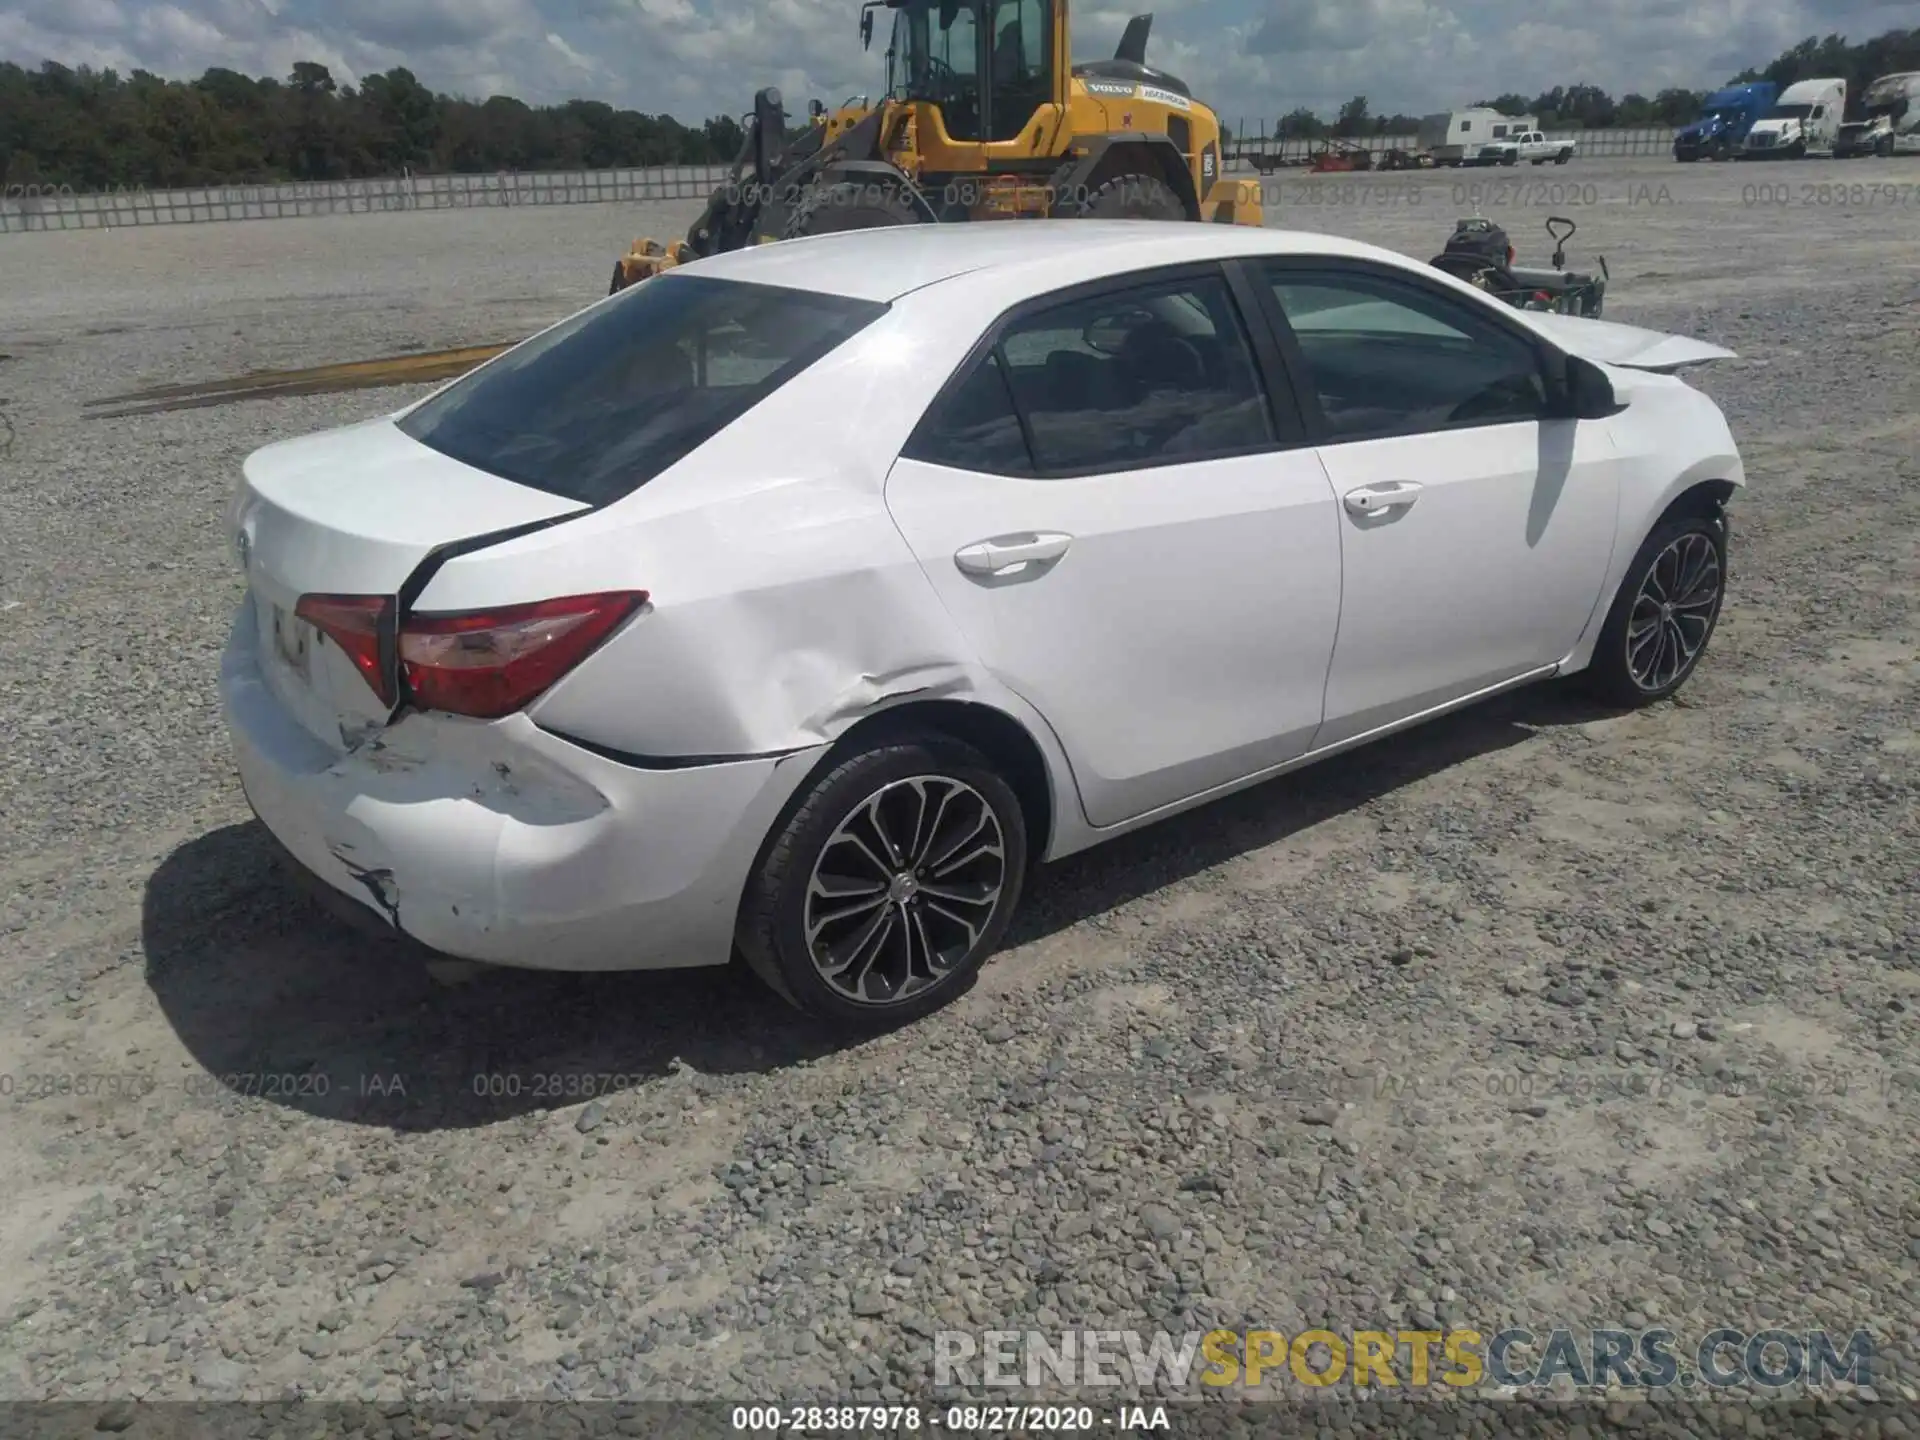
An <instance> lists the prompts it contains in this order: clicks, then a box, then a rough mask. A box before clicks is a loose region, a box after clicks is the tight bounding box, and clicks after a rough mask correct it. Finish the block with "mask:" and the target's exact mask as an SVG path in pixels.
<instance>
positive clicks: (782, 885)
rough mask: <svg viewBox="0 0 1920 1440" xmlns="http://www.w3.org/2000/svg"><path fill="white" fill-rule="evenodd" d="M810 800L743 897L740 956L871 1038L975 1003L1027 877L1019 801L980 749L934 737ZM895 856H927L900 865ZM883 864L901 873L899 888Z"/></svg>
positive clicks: (785, 993) (793, 1000) (864, 759)
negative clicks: (958, 1002) (962, 998)
mask: <svg viewBox="0 0 1920 1440" xmlns="http://www.w3.org/2000/svg"><path fill="white" fill-rule="evenodd" d="M802 795H803V798H801V799H800V801H799V803H798V804H797V805H795V806H792V807H790V808H789V811H788V813H787V815H786V818H785V820H784V822H783V823H782V824H781V825H780V826H779V827H778V828H777V829H776V830H775V832H774V834H773V835H772V836H771V837H770V838H769V840H768V842H767V845H766V846H765V848H764V849H763V850H762V852H761V858H760V861H759V863H758V865H757V866H756V867H755V870H754V874H753V876H752V877H751V879H750V880H749V881H748V884H747V888H746V893H745V895H744V896H743V898H742V902H741V909H740V921H739V927H738V943H739V947H740V951H741V954H742V955H743V956H744V957H745V959H746V961H747V963H748V965H749V966H750V967H751V968H752V969H753V971H754V973H755V974H757V975H758V976H759V977H760V978H761V979H762V980H764V981H765V982H766V983H767V984H768V985H769V986H770V987H771V988H772V989H773V990H774V992H775V993H776V994H778V995H779V996H780V997H781V998H782V999H784V1000H786V1001H787V1003H788V1004H790V1005H792V1006H794V1007H795V1008H796V1009H798V1010H800V1011H802V1012H803V1013H805V1014H807V1015H811V1016H813V1017H814V1018H816V1019H819V1020H823V1021H826V1022H828V1023H829V1024H832V1025H834V1026H836V1027H840V1028H846V1029H857V1030H863V1031H874V1030H880V1029H887V1028H891V1027H893V1026H895V1025H900V1024H906V1023H908V1022H911V1021H913V1020H918V1019H920V1018H922V1017H923V1016H925V1015H928V1014H930V1013H932V1012H933V1011H935V1010H938V1009H940V1008H941V1007H942V1006H944V1005H946V1004H948V1003H949V1002H950V1001H952V1000H953V999H955V998H956V997H957V996H959V995H960V994H962V993H963V992H965V991H966V990H967V989H968V988H969V987H970V986H971V985H972V983H973V981H974V979H975V977H976V976H977V975H978V974H979V971H980V967H981V966H982V965H983V964H984V963H985V962H986V959H987V957H988V956H989V955H990V954H992V953H993V951H994V950H995V949H996V948H997V947H998V946H999V944H1000V941H1001V939H1002V937H1003V936H1004V935H1005V934H1006V929H1007V925H1008V923H1009V922H1010V920H1011V919H1012V917H1013V913H1014V910H1015V909H1016V908H1017V907H1018V905H1019V903H1020V894H1021V890H1022V887H1023V884H1024V881H1025V877H1026V871H1027V832H1026V821H1025V817H1024V815H1023V813H1022V811H1021V808H1020V802H1019V800H1018V798H1017V797H1016V796H1015V795H1014V793H1013V789H1012V787H1011V786H1009V785H1008V784H1007V782H1006V780H1005V779H1004V778H1002V776H1001V775H1000V774H999V773H998V772H997V771H996V770H995V769H994V768H993V765H992V764H991V763H990V762H989V761H988V760H987V759H986V757H985V756H983V755H981V754H980V753H979V751H977V750H975V749H974V748H973V747H971V746H969V745H964V744H962V743H960V742H959V741H956V740H953V739H950V738H948V737H946V736H943V735H939V734H935V733H927V734H907V735H902V736H900V737H897V738H889V739H887V740H884V741H881V742H879V743H876V744H874V745H872V746H871V747H869V748H867V749H864V750H861V751H859V752H858V753H856V754H853V755H849V756H848V757H847V758H846V759H844V760H841V761H839V762H838V763H836V764H834V765H833V766H832V767H831V768H830V769H828V770H827V771H826V773H825V774H823V775H821V776H819V777H818V778H816V779H815V780H813V781H812V782H811V783H810V784H809V785H808V787H807V788H806V790H805V791H804V792H802ZM929 812H931V814H929ZM883 827H884V828H883ZM889 832H891V833H889ZM956 837H958V838H956ZM890 842H891V843H893V844H896V845H897V846H898V847H899V851H900V852H906V851H909V850H914V847H915V844H916V843H917V846H918V848H917V851H915V853H910V854H904V858H899V859H896V855H895V854H894V853H886V852H885V850H884V848H883V847H886V846H887V845H888V844H889V843H890ZM963 845H964V846H968V847H971V848H970V849H969V850H968V852H967V853H966V854H963V855H959V856H958V857H957V859H956V855H955V853H953V852H955V851H957V850H959V849H960V847H961V846H963ZM943 847H945V853H943ZM876 852H881V853H876ZM880 861H885V862H886V866H887V867H892V866H894V865H898V866H899V869H897V870H895V871H894V872H893V873H892V875H891V876H889V875H888V874H887V873H886V872H885V870H884V869H883V868H882V867H881V866H880V864H879V863H878V862H880ZM915 862H918V863H915ZM961 862H964V863H961ZM943 871H944V873H943ZM906 877H916V878H915V879H913V880H912V881H909V880H908V879H907V878H906ZM935 879H940V880H942V881H944V884H943V886H942V888H941V889H940V890H938V891H937V892H936V891H934V890H932V888H931V882H932V881H934V880H935ZM822 880H824V881H825V882H826V884H825V886H824V887H823V886H822V885H820V884H817V883H816V882H817V881H822ZM923 886H925V887H927V888H922V887H923ZM823 888H825V889H832V890H835V891H837V892H838V893H837V894H834V895H825V894H822V893H820V892H821V890H822V889H823ZM936 894H937V897H938V898H935V897H936ZM963 895H964V896H966V897H967V898H966V899H964V900H963V899H960V898H958V897H960V896H963ZM876 897H877V898H876ZM836 900H837V901H838V902H839V903H838V904H833V903H832V902H833V901H836ZM868 901H871V902H872V903H870V904H869V903H866V902H868ZM868 927H871V928H868ZM836 950H838V951H839V955H836V954H835V951H836ZM841 956H845V957H848V958H845V959H844V960H842V961H841V963H840V964H839V965H838V966H836V965H835V964H834V961H835V960H836V959H840V957H841ZM856 966H859V967H860V974H859V975H858V976H857V977H853V976H850V975H849V974H848V972H849V971H851V970H852V969H854V968H855V967H856Z"/></svg>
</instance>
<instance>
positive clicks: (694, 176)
mask: <svg viewBox="0 0 1920 1440" xmlns="http://www.w3.org/2000/svg"><path fill="white" fill-rule="evenodd" d="M725 177H726V167H725V166H724V165H687V166H673V167H662V168H656V169H646V170H554V171H545V172H540V173H529V174H497V175H410V176H403V177H401V178H398V179H387V180H314V181H299V182H294V183H290V184H285V185H214V186H197V187H195V188H192V189H187V190H146V189H139V188H135V189H131V190H129V189H115V190H105V191H88V192H77V191H75V190H74V189H73V188H72V187H71V186H64V185H39V186H35V185H10V186H8V187H7V188H6V190H5V191H4V192H0V234H7V233H11V232H19V231H26V230H105V229H112V228H116V227H120V226H130V225H187V224H204V223H206V222H209V221H217V220H280V219H292V218H294V217H296V216H304V215H369V214H381V213H390V212H394V211H405V210H490V209H500V208H505V207H509V206H514V205H600V204H607V203H609V202H613V201H646V200H656V201H659V200H665V201H673V200H687V201H693V200H705V199H706V198H707V196H709V195H710V194H712V193H713V190H714V187H715V186H717V185H719V184H720V183H721V182H722V181H723V180H724V179H725Z"/></svg>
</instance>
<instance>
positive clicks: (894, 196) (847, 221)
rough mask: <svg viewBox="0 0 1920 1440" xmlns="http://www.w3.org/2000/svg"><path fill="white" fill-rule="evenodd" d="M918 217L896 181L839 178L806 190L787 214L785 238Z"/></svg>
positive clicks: (868, 227)
mask: <svg viewBox="0 0 1920 1440" xmlns="http://www.w3.org/2000/svg"><path fill="white" fill-rule="evenodd" d="M922 218H923V216H922V215H921V212H920V208H919V206H917V205H915V204H914V203H913V201H912V199H911V198H910V197H908V196H907V194H906V193H905V192H904V191H902V190H901V189H900V187H899V186H897V185H885V184H881V183H880V182H878V181H875V182H873V183H870V184H861V183H858V182H854V181H843V182H841V183H838V184H834V185H821V186H819V187H817V188H815V189H814V190H812V191H811V192H809V193H808V195H807V196H806V198H805V199H803V200H802V201H801V202H800V203H799V204H798V205H797V206H795V207H794V210H793V213H792V215H791V216H789V217H788V219H787V223H786V226H785V238H786V239H788V240H797V239H799V238H800V237H801V236H802V235H831V234H834V233H836V232H838V231H842V230H874V229H878V228H879V227H881V226H883V225H917V224H919V223H920V221H921V219H922Z"/></svg>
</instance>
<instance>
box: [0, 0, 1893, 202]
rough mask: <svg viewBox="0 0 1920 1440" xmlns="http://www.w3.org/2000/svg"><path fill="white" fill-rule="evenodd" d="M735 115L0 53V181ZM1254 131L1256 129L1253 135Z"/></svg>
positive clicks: (544, 158) (228, 174)
mask: <svg viewBox="0 0 1920 1440" xmlns="http://www.w3.org/2000/svg"><path fill="white" fill-rule="evenodd" d="M1900 70H1920V30H1889V31H1887V32H1886V33H1885V34H1883V35H1879V36H1876V37H1875V38H1873V39H1871V40H1865V41H1861V42H1859V43H1858V44H1850V43H1848V41H1847V40H1846V39H1845V38H1844V37H1842V36H1839V35H1828V36H1827V37H1826V38H1825V39H1819V38H1816V37H1814V36H1808V37H1807V38H1806V39H1805V40H1802V41H1801V42H1800V43H1799V44H1797V45H1795V46H1793V47H1791V48H1790V49H1788V50H1786V51H1785V52H1783V53H1782V54H1781V55H1780V56H1779V57H1778V58H1777V59H1775V60H1774V61H1773V62H1772V63H1771V64H1769V65H1766V66H1764V67H1761V68H1759V69H1749V70H1744V71H1742V72H1741V73H1740V74H1739V75H1736V76H1734V77H1733V80H1732V81H1731V82H1729V83H1734V84H1738V83H1742V82H1745V81H1749V80H1772V81H1775V82H1776V83H1779V84H1782V85H1787V84H1791V83H1792V82H1793V81H1795V80H1802V79H1810V78H1814V77H1819V76H1828V75H1838V76H1841V77H1844V78H1845V79H1846V80H1847V82H1848V92H1849V94H1850V95H1851V96H1855V97H1857V96H1858V95H1859V93H1860V91H1861V90H1862V89H1863V88H1864V87H1865V86H1866V84H1867V82H1868V81H1870V80H1872V79H1873V78H1874V77H1876V76H1879V75H1884V74H1888V73H1891V72H1894V71H1900ZM1705 94H1706V92H1702V91H1693V90H1684V89H1666V90H1662V91H1660V92H1659V93H1658V94H1657V95H1654V96H1651V97H1649V96H1645V95H1640V94H1629V95H1624V96H1622V97H1620V98H1619V99H1618V100H1616V99H1614V98H1613V97H1612V96H1610V95H1609V94H1607V92H1606V91H1604V90H1602V89H1600V87H1598V86H1597V85H1585V84H1579V85H1556V86H1554V87H1553V88H1552V89H1550V90H1545V91H1542V92H1541V93H1540V94H1538V95H1536V96H1533V97H1532V98H1531V99H1529V98H1528V97H1526V96H1524V95H1519V94H1512V93H1510V94H1505V95H1497V96H1495V97H1494V98H1493V99H1491V100H1485V101H1481V102H1480V103H1481V104H1486V105H1491V106H1493V107H1494V108H1496V109H1499V110H1503V111H1505V112H1507V113H1508V114H1514V115H1533V116H1534V117H1536V119H1537V120H1538V121H1539V123H1540V124H1541V126H1542V127H1543V128H1550V129H1585V130H1598V129H1607V128H1609V127H1612V126H1621V127H1630V126H1643V125H1683V124H1685V123H1687V122H1688V121H1690V120H1692V119H1694V118H1695V117H1696V116H1697V115H1698V114H1699V110H1700V103H1701V101H1702V100H1703V99H1704V98H1705ZM1419 126H1420V122H1419V117H1417V116H1411V115H1402V114H1379V115H1376V114H1374V113H1373V111H1372V109H1371V106H1370V105H1369V102H1368V99H1367V97H1366V96H1364V95H1356V96H1354V97H1353V98H1352V99H1351V100H1349V101H1347V103H1346V104H1344V105H1342V106H1341V107H1340V109H1339V112H1338V113H1337V114H1336V115H1335V116H1333V117H1332V118H1331V119H1323V118H1321V117H1320V116H1319V115H1318V114H1316V113H1315V112H1314V111H1312V110H1311V109H1309V108H1307V107H1304V106H1302V107H1300V108H1298V109H1296V110H1294V111H1292V112H1291V113H1289V114H1287V115H1284V116H1282V117H1281V118H1280V119H1279V120H1278V121H1277V122H1275V123H1274V128H1273V129H1272V130H1271V131H1269V130H1267V128H1266V126H1265V125H1264V124H1262V125H1261V127H1260V133H1261V134H1263V135H1265V134H1273V135H1279V136H1287V137H1302V138H1319V137H1327V136H1339V137H1353V138H1358V137H1362V136H1367V135H1408V134H1412V133H1414V132H1416V131H1417V130H1418V129H1419ZM742 138H743V135H742V131H741V127H740V122H739V121H738V120H737V119H736V118H734V117H733V116H730V115H723V116H716V117H714V118H711V119H708V120H706V121H704V122H703V123H701V124H699V125H685V124H682V123H681V122H680V121H678V120H676V119H674V117H673V116H671V115H653V114H647V113H644V112H642V111H638V110H616V109H615V108H614V107H613V106H611V105H607V104H603V103H601V102H600V101H597V100H569V101H567V102H566V103H565V104H562V105H540V106H535V105H527V104H525V103H523V102H522V101H519V100H515V99H513V98H511V97H509V96H505V95H495V96H493V97H491V98H490V99H487V100H485V101H474V100H470V99H462V98H458V97H455V96H450V95H441V94H437V93H435V92H434V91H431V90H429V89H427V87H426V86H424V85H422V84H421V83H420V82H419V81H418V80H417V79H416V78H415V77H414V75H413V73H412V72H411V71H409V70H407V69H405V68H404V67H396V68H395V69H392V70H389V71H387V72H386V73H385V74H384V75H370V76H368V77H366V79H365V80H363V81H362V82H361V83H360V84H359V85H358V86H353V85H343V84H339V83H337V82H336V81H335V79H334V77H333V75H332V74H331V73H330V72H329V71H328V69H327V67H326V66H324V65H320V64H316V63H314V62H312V61H301V62H299V63H297V64H296V65H294V67H293V70H292V72H291V73H290V74H289V75H288V76H287V78H286V79H284V80H275V79H270V78H269V79H253V78H250V77H248V76H245V75H242V74H240V73H239V72H237V71H234V70H227V69H212V70H208V71H207V72H206V73H205V74H204V75H202V76H201V77H200V78H199V79H197V80H188V81H181V80H167V79H163V78H161V77H160V76H158V75H154V74H151V73H150V72H148V71H145V70H135V71H133V72H132V73H131V74H129V75H127V76H125V77H124V78H123V77H122V76H120V75H119V74H118V73H117V72H115V71H113V70H111V69H108V70H94V69H90V68H88V67H86V66H80V67H77V68H69V67H68V66H65V65H61V64H57V63H55V62H53V61H47V62H46V63H44V64H43V65H41V66H40V68H39V69H37V70H28V69H25V68H23V67H21V66H19V65H15V64H4V63H0V183H3V184H5V185H7V186H9V187H11V186H15V185H35V184H40V185H66V186H71V187H72V188H73V189H75V190H104V189H111V188H114V187H116V186H125V187H135V186H147V187H150V188H155V189H160V188H174V187H179V186H187V185H214V184H253V183H263V182H272V181H281V180H353V179H366V178H372V177H378V176H390V175H399V174H402V173H404V172H406V171H409V170H412V171H423V172H454V173H467V174H474V173H485V172H492V171H499V170H572V169H589V170H592V169H607V168H613V167H628V166H651V165H701V164H710V163H713V162H716V161H727V160H731V159H732V158H733V157H734V155H735V154H736V153H738V151H739V149H740V144H741V141H742ZM1243 138H1251V137H1246V136H1243Z"/></svg>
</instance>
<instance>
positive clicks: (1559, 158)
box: [1553, 150, 1573, 165]
mask: <svg viewBox="0 0 1920 1440" xmlns="http://www.w3.org/2000/svg"><path fill="white" fill-rule="evenodd" d="M1572 158H1573V152H1572V151H1571V150H1562V151H1561V152H1560V153H1559V154H1558V155H1556V156H1554V157H1553V163H1554V164H1556V165H1564V164H1566V163H1567V161H1569V160H1571V159H1572Z"/></svg>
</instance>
